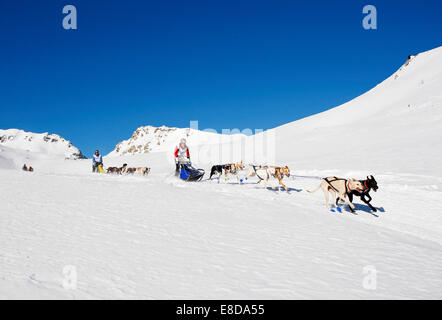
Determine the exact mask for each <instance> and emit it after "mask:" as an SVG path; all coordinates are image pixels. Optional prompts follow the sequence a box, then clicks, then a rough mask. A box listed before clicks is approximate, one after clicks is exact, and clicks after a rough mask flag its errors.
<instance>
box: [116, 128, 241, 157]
mask: <svg viewBox="0 0 442 320" xmlns="http://www.w3.org/2000/svg"><path fill="white" fill-rule="evenodd" d="M229 137H230V138H231V139H233V140H239V139H240V138H243V137H245V136H244V135H242V134H235V135H230V136H229ZM182 138H185V139H186V140H187V144H188V145H189V146H197V145H206V144H212V145H213V144H217V143H220V141H221V139H222V136H221V135H220V134H216V133H212V132H206V131H201V130H196V129H192V128H175V127H167V126H161V127H154V126H150V125H148V126H143V127H139V128H138V129H136V130H135V131H134V132H133V134H132V136H131V137H130V139H128V140H124V141H122V142H120V143H118V144H117V145H116V147H115V149H114V150H113V151H112V152H111V153H109V154H108V157H114V156H123V155H140V154H146V153H152V152H160V151H170V150H172V149H173V148H174V147H175V146H176V145H177V143H178V142H179V141H180V139H182Z"/></svg>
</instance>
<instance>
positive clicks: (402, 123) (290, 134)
mask: <svg viewBox="0 0 442 320" xmlns="http://www.w3.org/2000/svg"><path fill="white" fill-rule="evenodd" d="M441 120H442V47H439V48H437V49H434V50H430V51H427V52H423V53H421V54H419V55H417V56H414V57H413V58H412V59H411V60H410V61H408V62H407V63H406V64H405V65H404V66H402V67H401V68H400V69H399V70H398V71H397V72H396V73H395V74H393V75H392V76H391V77H389V78H388V79H386V80H385V81H383V82H382V83H381V84H379V85H378V86H376V87H375V88H373V89H372V90H370V91H369V92H367V93H365V94H363V95H361V96H360V97H357V98H356V99H354V100H352V101H350V102H348V103H346V104H344V105H342V106H339V107H337V108H334V109H331V110H328V111H326V112H323V113H320V114H317V115H314V116H311V117H308V118H305V119H302V120H299V121H295V122H292V123H289V124H287V125H284V126H282V127H279V128H276V129H275V130H274V131H275V132H273V134H275V135H276V136H277V140H276V141H277V145H276V148H277V151H276V153H277V157H278V160H280V161H284V162H290V163H292V164H293V165H295V166H296V167H297V168H300V167H301V168H311V167H316V168H325V167H329V168H339V169H346V170H366V171H368V172H372V173H377V172H379V173H381V172H395V173H413V174H421V175H430V176H433V175H435V176H438V177H441V176H442V163H441V162H440V161H437V159H439V158H440V156H441V150H442V140H441V139H440V133H441V132H442V121H441Z"/></svg>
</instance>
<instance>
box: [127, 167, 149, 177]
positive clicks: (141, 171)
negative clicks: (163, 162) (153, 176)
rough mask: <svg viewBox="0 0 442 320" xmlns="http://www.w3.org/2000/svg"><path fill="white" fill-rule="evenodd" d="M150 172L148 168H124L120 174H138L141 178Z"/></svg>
mask: <svg viewBox="0 0 442 320" xmlns="http://www.w3.org/2000/svg"><path fill="white" fill-rule="evenodd" d="M149 172H150V168H148V167H138V168H127V167H125V168H124V171H122V173H126V174H139V175H142V176H147V175H148V174H149Z"/></svg>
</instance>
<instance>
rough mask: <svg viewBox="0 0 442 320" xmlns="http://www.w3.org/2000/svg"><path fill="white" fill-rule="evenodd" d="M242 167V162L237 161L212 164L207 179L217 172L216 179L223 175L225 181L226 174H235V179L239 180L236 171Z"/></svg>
mask: <svg viewBox="0 0 442 320" xmlns="http://www.w3.org/2000/svg"><path fill="white" fill-rule="evenodd" d="M243 169H244V164H243V163H242V160H241V162H239V163H229V164H220V165H215V166H212V169H211V170H210V177H209V179H212V176H213V175H215V174H217V173H218V174H219V176H218V179H219V178H220V177H221V176H222V175H224V181H227V178H228V176H227V175H228V174H229V173H230V174H232V175H234V176H236V180H238V181H239V180H240V179H239V176H238V173H239V171H240V170H243Z"/></svg>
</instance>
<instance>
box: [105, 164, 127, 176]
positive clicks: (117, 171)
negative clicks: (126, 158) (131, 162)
mask: <svg viewBox="0 0 442 320" xmlns="http://www.w3.org/2000/svg"><path fill="white" fill-rule="evenodd" d="M126 168H127V164H126V163H125V164H123V166H122V167H120V168H118V167H109V168H107V169H106V170H107V173H113V174H122V173H124V172H125V171H126Z"/></svg>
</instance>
